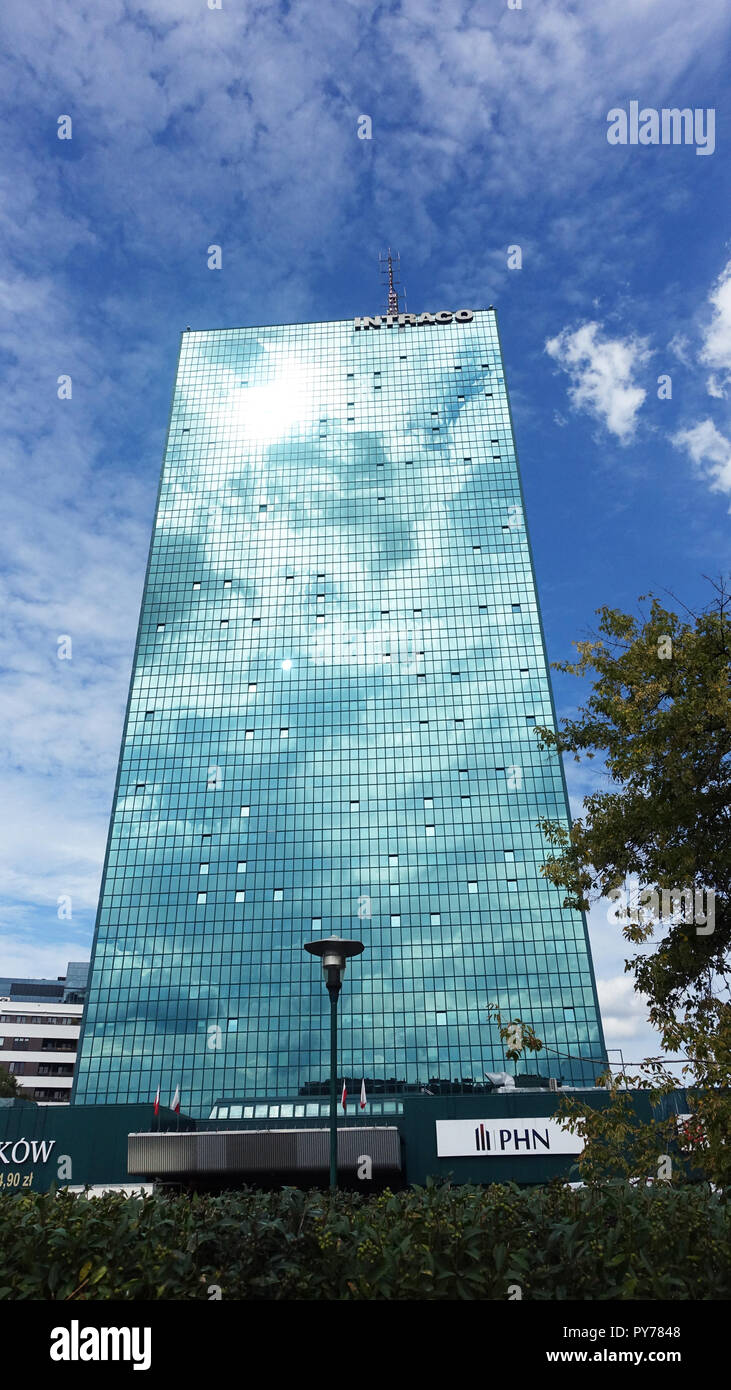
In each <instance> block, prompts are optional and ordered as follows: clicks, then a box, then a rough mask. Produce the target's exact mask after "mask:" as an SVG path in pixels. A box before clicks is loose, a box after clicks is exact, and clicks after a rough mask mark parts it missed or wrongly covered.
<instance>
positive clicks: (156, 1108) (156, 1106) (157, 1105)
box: [152, 1086, 160, 1115]
mask: <svg viewBox="0 0 731 1390" xmlns="http://www.w3.org/2000/svg"><path fill="white" fill-rule="evenodd" d="M152 1113H153V1115H159V1114H160V1087H159V1086H158V1088H157V1090H156V1092H155V1104H154V1107H153V1111H152Z"/></svg>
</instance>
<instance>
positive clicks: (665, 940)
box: [538, 584, 731, 1185]
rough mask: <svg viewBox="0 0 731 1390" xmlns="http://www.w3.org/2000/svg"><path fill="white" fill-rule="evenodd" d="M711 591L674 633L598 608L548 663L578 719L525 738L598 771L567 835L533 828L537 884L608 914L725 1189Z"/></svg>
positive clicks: (722, 846)
mask: <svg viewBox="0 0 731 1390" xmlns="http://www.w3.org/2000/svg"><path fill="white" fill-rule="evenodd" d="M713 587H714V589H715V597H714V599H713V601H712V602H711V604H710V605H709V606H708V607H707V608H706V609H704V610H703V611H702V612H700V613H692V612H690V610H686V616H682V617H681V616H679V615H678V614H677V613H675V612H672V611H671V610H669V609H668V608H666V607H664V606H663V604H662V603H661V602H660V601H659V599H657V598H656V597H654V596H653V595H648V596H646V597H647V598H649V601H650V608H649V612H647V613H644V614H642V613H641V614H640V616H639V617H635V616H631V615H629V614H626V613H622V612H620V611H619V610H617V609H612V608H606V607H604V608H600V609H599V610H598V617H599V624H598V632H597V633H596V634H594V635H593V636H592V637H591V638H590V639H588V640H586V641H581V642H577V643H576V644H575V645H576V647H577V651H578V660H576V661H564V662H557V663H554V666H555V669H557V670H559V671H563V672H565V673H568V674H571V675H575V676H579V677H582V678H586V677H587V676H593V687H592V690H591V693H590V694H589V697H588V699H587V700H586V703H585V704H584V705H582V706H581V707H580V709H579V713H578V717H577V718H575V719H565V720H563V721H562V726H561V728H560V729H559V730H554V729H549V728H541V729H539V731H538V733H539V739H540V742H541V744H542V746H543V747H552V748H555V749H556V750H557V751H558V752H559V753H560V754H564V753H573V755H574V758H575V759H576V761H577V762H579V761H580V760H581V758H582V756H583V757H586V758H588V759H593V758H601V759H602V761H603V771H604V775H605V778H606V782H607V785H606V786H605V787H602V788H601V789H600V790H598V791H596V792H593V793H592V794H591V795H589V796H587V797H586V798H585V799H584V804H583V814H582V816H581V817H580V818H579V819H577V820H576V821H575V822H574V824H573V825H572V827H571V829H570V830H567V829H566V827H565V826H564V825H562V824H561V823H560V822H556V821H552V820H544V821H542V822H541V828H542V830H543V832H544V834H545V836H546V838H547V840H548V842H549V844H550V846H551V854H550V857H549V858H548V860H547V862H546V863H545V864H544V865H543V869H542V872H543V873H544V875H545V877H546V878H547V879H549V881H550V882H551V883H554V884H555V885H556V886H557V887H559V888H563V889H564V892H565V898H564V906H566V907H568V906H571V907H577V908H580V909H583V910H587V909H588V908H589V906H590V905H591V903H592V902H593V901H597V900H598V899H600V898H603V897H608V898H610V899H612V900H613V902H614V903H615V904H616V903H617V902H619V903H621V904H622V905H621V907H620V908H619V909H618V910H617V911H616V917H617V920H618V921H620V922H621V923H622V932H623V935H624V937H625V939H626V940H627V941H629V942H631V943H633V944H636V945H638V946H641V947H642V949H641V950H640V951H639V952H638V953H637V954H635V955H634V956H633V957H632V959H630V960H628V961H627V963H626V968H627V969H628V970H631V971H632V972H633V974H634V978H635V988H636V989H637V990H638V991H639V992H640V993H642V994H643V995H645V996H646V997H647V998H648V1000H649V1019H650V1022H651V1023H652V1024H653V1026H654V1027H655V1028H657V1029H658V1030H659V1032H660V1035H661V1038H662V1044H663V1047H664V1048H665V1049H667V1050H668V1051H669V1052H672V1051H677V1050H679V1049H682V1051H683V1054H684V1056H685V1057H686V1059H687V1062H686V1065H685V1076H684V1079H688V1078H690V1079H691V1080H692V1081H693V1082H694V1083H695V1087H694V1091H693V1106H694V1110H695V1112H696V1114H697V1117H698V1125H700V1127H701V1128H700V1130H699V1129H698V1128H697V1127H696V1130H695V1131H694V1133H695V1136H696V1147H697V1152H698V1156H699V1159H701V1160H702V1161H703V1165H704V1167H705V1169H706V1171H707V1172H708V1174H709V1176H712V1177H713V1179H714V1180H715V1181H718V1182H719V1183H722V1184H724V1185H728V1183H729V1182H731V1144H729V1143H728V1142H727V1139H728V1134H729V1133H730V1132H731V1100H730V1099H729V1095H730V1094H731V1092H730V1090H729V1088H731V1004H730V1003H729V980H728V964H729V948H730V944H731V914H730V913H729V897H730V895H731V795H730V793H731V701H730V699H729V694H730V689H729V658H730V657H731V600H730V598H729V595H728V593H727V591H726V588H725V586H724V584H720V585H714V586H713ZM643 601H644V600H643V599H640V602H641V603H642V602H643ZM628 880H634V881H636V882H637V883H638V884H639V886H640V891H639V893H637V891H636V890H635V892H634V894H633V892H632V890H630V891H628V888H627V884H628ZM633 896H634V901H633ZM647 1067H648V1070H649V1072H650V1079H651V1084H653V1085H654V1086H655V1087H656V1089H658V1090H659V1091H667V1090H668V1089H669V1088H670V1087H671V1086H672V1084H674V1081H673V1078H672V1077H671V1076H670V1074H669V1072H668V1070H667V1068H666V1067H665V1066H664V1065H663V1063H662V1061H661V1060H660V1059H651V1060H650V1061H648V1064H647ZM675 1083H677V1078H675ZM620 1128H621V1125H620ZM699 1133H702V1135H703V1142H702V1143H700V1144H698V1142H697V1139H698V1134H699Z"/></svg>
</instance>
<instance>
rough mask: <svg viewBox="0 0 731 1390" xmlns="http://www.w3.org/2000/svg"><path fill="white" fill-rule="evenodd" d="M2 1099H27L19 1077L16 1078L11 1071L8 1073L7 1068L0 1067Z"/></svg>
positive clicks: (0, 1096)
mask: <svg viewBox="0 0 731 1390" xmlns="http://www.w3.org/2000/svg"><path fill="white" fill-rule="evenodd" d="M0 1098H2V1099H3V1100H24V1099H26V1097H25V1095H24V1092H23V1090H22V1089H21V1086H20V1083H19V1081H18V1078H17V1076H14V1075H13V1073H12V1072H10V1071H6V1070H5V1067H0Z"/></svg>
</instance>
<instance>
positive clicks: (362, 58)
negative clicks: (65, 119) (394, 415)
mask: <svg viewBox="0 0 731 1390" xmlns="http://www.w3.org/2000/svg"><path fill="white" fill-rule="evenodd" d="M211 3H213V0H211ZM729 28H730V24H729V15H728V8H727V6H726V4H725V3H724V0H707V3H704V4H703V5H689V4H688V3H687V0H616V2H615V3H614V4H612V5H611V6H599V5H589V4H581V5H579V4H571V3H567V0H560V3H559V2H558V0H556V2H554V0H540V3H539V0H524V3H523V6H522V8H520V9H510V8H508V6H507V4H506V3H504V0H481V3H476V4H463V5H460V4H459V3H458V0H404V3H401V4H393V5H388V4H385V5H380V6H377V7H375V8H371V7H367V6H363V5H361V4H356V3H347V0H317V3H315V0H304V3H299V4H287V3H282V4H280V5H279V6H277V5H275V4H261V5H252V4H251V3H242V2H241V0H221V8H220V9H211V8H210V7H209V4H208V3H207V0H154V2H153V0H140V3H136V4H135V3H124V0H105V2H104V4H103V6H99V5H96V4H91V3H85V0H75V3H73V4H71V3H69V0H53V3H52V2H51V0H34V3H33V4H32V5H28V4H27V0H4V4H3V9H2V13H1V14H0V38H1V42H0V53H1V54H2V57H0V70H1V79H2V80H1V81H0V92H2V102H3V105H4V107H5V111H4V122H3V129H4V137H3V143H2V159H1V167H2V197H1V198H0V238H2V259H1V260H0V311H1V312H0V370H1V371H2V375H3V387H2V390H3V402H4V425H5V429H4V431H3V435H4V439H3V449H2V457H3V471H4V488H3V500H4V512H5V519H4V525H3V528H2V538H3V542H4V544H3V556H2V561H1V562H0V583H1V584H2V615H3V643H2V665H3V697H2V702H3V715H2V728H3V732H4V739H3V745H4V749H3V754H2V757H3V782H4V788H5V792H4V796H3V798H2V807H3V819H4V826H3V834H2V848H1V850H0V863H1V864H2V879H3V887H4V891H3V912H2V920H1V922H0V971H1V972H3V973H14V972H17V973H28V974H44V975H51V976H53V975H56V974H59V973H60V972H62V971H63V969H64V967H65V964H66V961H67V960H68V959H81V958H84V957H85V956H86V955H87V954H88V951H89V948H90V942H91V935H92V931H93V919H94V910H95V905H96V897H97V893H98V887H99V878H100V873H101V865H102V859H103V853H104V843H105V837H106V830H107V823H108V816H109V810H110V806H111V797H112V790H113V784H114V774H115V769H116V761H117V755H118V750H119V740H120V735H121V728H122V719H123V712H124V704H125V699H126V693H127V684H128V680H129V673H130V667H131V659H132V651H133V647H134V637H135V630H136V622H137V615H138V610H139V602H140V597H141V592H142V583H143V578H144V569H145V560H146V554H147V545H148V541H149V533H150V526H151V521H152V515H153V508H154V501H155V493H156V489H157V482H158V476H159V469H160V460H161V455H162V447H163V442H164V434H165V427H166V423H167V415H168V409H169V400H170V392H171V388H172V381H173V375H174V369H175V359H176V354H177V345H178V335H179V331H180V329H182V328H183V327H184V326H185V325H186V324H191V325H192V326H193V327H196V328H210V327H224V326H226V325H234V324H248V323H251V324H257V323H271V322H292V321H296V320H300V319H328V318H345V317H349V316H351V315H355V314H363V313H368V312H373V311H375V310H376V309H377V308H378V307H379V304H380V302H381V290H380V286H379V280H378V271H377V253H378V251H379V250H380V249H382V248H384V247H385V246H387V245H389V244H390V245H391V246H393V247H396V248H398V249H399V250H400V252H401V256H402V266H403V279H404V283H405V286H406V290H407V295H408V305H409V308H410V309H412V310H423V309H431V310H435V309H439V308H457V307H460V306H467V307H481V306H485V305H487V304H495V305H496V307H497V309H498V313H499V321H500V329H501V335H502V341H503V350H504V356H505V366H506V372H507V377H508V384H509V387H510V391H511V400H512V407H513V414H514V420H515V428H516V436H517V445H518V451H519V457H520V460H521V467H522V473H523V483H524V488H525V493H526V504H527V511H528V521H529V526H530V531H531V539H532V543H533V548H534V553H535V561H536V569H537V574H538V582H539V591H540V595H541V602H542V609H543V617H544V622H545V626H546V635H547V641H548V647H549V654H550V656H551V658H552V659H553V660H557V659H560V658H562V657H564V656H567V655H569V654H570V650H571V642H572V640H574V639H576V638H578V637H580V636H582V635H584V634H585V633H586V630H587V629H588V628H589V627H590V626H591V624H592V620H593V619H592V615H593V612H594V610H595V609H596V608H597V607H598V606H599V604H602V603H608V604H611V605H613V606H620V607H622V606H623V607H626V608H634V606H635V604H636V599H637V596H638V595H639V594H643V593H647V592H648V591H650V590H652V591H655V592H657V593H659V594H661V595H662V594H664V593H665V591H667V590H671V591H673V592H674V593H675V594H677V595H678V597H679V599H680V600H682V601H683V602H685V603H687V604H689V605H690V606H693V605H701V604H703V603H705V602H706V601H707V600H708V598H709V597H710V592H709V589H708V585H707V583H706V581H705V580H704V578H703V576H704V575H718V574H719V572H720V571H722V570H727V569H728V565H729V553H728V534H729V531H728V513H729V503H730V501H731V496H730V494H731V419H730V418H729V382H730V381H731V242H730V241H729V230H728V220H727V210H728V206H729V197H728V194H729V172H728V171H729V161H728V141H729V134H730V124H731V123H730V121H729V113H728V105H727V103H726V104H724V88H723V74H724V70H725V69H727V66H728V57H729V53H728V49H729V44H728V38H729ZM632 100H636V101H638V102H639V103H640V107H642V108H654V109H655V110H658V111H659V110H660V109H661V108H663V107H690V108H692V109H702V110H703V111H707V110H708V109H709V108H710V109H713V110H714V111H715V150H714V152H713V153H712V154H706V155H703V154H698V153H697V152H696V148H695V147H694V146H693V145H662V144H660V145H655V146H652V145H610V144H609V143H608V141H607V129H608V123H607V114H608V112H609V111H610V110H612V109H613V108H616V107H625V108H627V109H628V108H629V102H630V101H632ZM62 115H68V116H70V117H71V120H72V138H71V139H70V140H59V139H58V136H57V131H58V119H59V117H60V116H62ZM362 115H368V116H369V117H370V119H371V122H372V138H371V139H369V140H363V139H359V138H358V126H359V117H361V116H362ZM361 128H362V127H361ZM212 244H216V245H219V246H220V247H221V249H222V269H221V270H210V269H208V265H207V249H208V247H209V246H210V245H212ZM511 246H513V247H514V246H519V247H520V248H521V253H522V268H521V269H510V268H509V267H508V248H509V247H511ZM513 259H514V258H513ZM62 375H70V377H71V379H72V391H73V394H72V398H71V399H70V400H59V398H58V394H57V392H58V385H57V383H58V378H59V377H60V376H62ZM661 375H669V376H670V377H671V381H672V396H671V398H670V399H660V398H659V397H658V377H659V376H661ZM61 635H68V636H70V637H71V640H72V659H71V660H70V661H68V660H59V659H58V656H57V652H58V638H59V637H60V636H61ZM555 689H556V696H557V704H558V710H559V715H561V714H564V713H569V712H570V711H571V709H572V707H573V706H574V705H575V704H576V703H577V700H578V698H579V687H578V685H577V683H576V682H575V681H573V680H571V679H569V678H564V677H560V678H556V680H555ZM567 774H568V777H569V785H570V790H571V793H572V797H573V798H574V809H575V811H576V810H578V808H579V805H580V798H581V796H582V795H583V794H584V792H585V791H587V790H589V789H590V788H591V786H592V785H593V783H592V781H591V777H592V776H594V775H595V774H593V773H590V772H589V770H588V769H586V770H585V769H584V768H577V766H576V764H574V763H573V762H571V763H569V764H568V765H567ZM60 895H67V896H69V897H70V898H71V903H72V916H71V918H70V919H68V918H67V919H59V918H58V916H57V901H58V898H59V896H60ZM616 933H617V928H616V927H610V926H609V925H608V924H607V923H606V922H605V920H604V912H603V910H602V909H598V910H597V911H595V912H594V914H593V915H592V940H593V946H594V953H595V963H596V968H597V974H598V977H599V983H600V997H601V998H602V1001H603V1006H604V1015H605V1024H606V1029H607V1035H608V1038H607V1040H608V1043H609V1044H610V1046H611V1045H613V1046H621V1047H623V1048H624V1050H625V1056H632V1057H636V1056H641V1055H644V1052H645V1051H646V1050H647V1048H649V1047H651V1046H652V1045H653V1044H652V1039H651V1038H650V1035H649V1034H648V1032H647V1030H646V1028H645V1026H644V1024H643V1011H642V1006H641V1003H640V1001H638V1000H636V999H635V998H633V995H632V990H631V983H630V982H629V980H628V979H627V978H626V977H625V976H624V974H623V959H624V952H623V950H622V943H621V941H618V939H617V935H616Z"/></svg>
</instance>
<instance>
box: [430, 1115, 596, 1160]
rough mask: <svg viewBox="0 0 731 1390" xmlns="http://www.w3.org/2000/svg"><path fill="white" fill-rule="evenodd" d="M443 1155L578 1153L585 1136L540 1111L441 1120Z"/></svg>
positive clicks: (439, 1150)
mask: <svg viewBox="0 0 731 1390" xmlns="http://www.w3.org/2000/svg"><path fill="white" fill-rule="evenodd" d="M436 1127H437V1154H438V1155H439V1157H440V1158H472V1157H473V1156H474V1155H475V1154H479V1155H480V1156H481V1157H482V1158H501V1157H507V1156H508V1155H511V1156H515V1155H518V1154H523V1155H527V1156H528V1157H530V1158H538V1157H542V1156H543V1155H545V1154H578V1153H581V1150H582V1149H583V1147H584V1141H583V1139H580V1138H579V1136H578V1135H577V1134H571V1133H569V1131H568V1130H565V1129H562V1128H561V1126H560V1125H559V1124H558V1122H557V1121H556V1120H550V1119H547V1118H546V1117H545V1116H542V1115H538V1116H533V1117H529V1118H528V1119H522V1118H521V1119H513V1118H511V1119H504V1120H437V1121H436Z"/></svg>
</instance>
